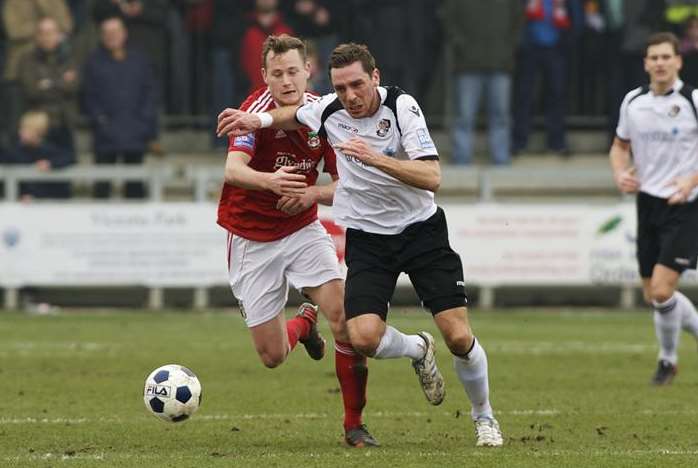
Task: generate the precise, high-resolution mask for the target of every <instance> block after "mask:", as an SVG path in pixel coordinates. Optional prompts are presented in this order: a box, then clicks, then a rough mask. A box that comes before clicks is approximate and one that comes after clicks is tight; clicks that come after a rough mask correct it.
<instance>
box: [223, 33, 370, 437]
mask: <svg viewBox="0 0 698 468" xmlns="http://www.w3.org/2000/svg"><path fill="white" fill-rule="evenodd" d="M262 63H263V68H262V76H263V78H264V82H265V83H266V84H267V87H266V88H262V89H260V90H258V91H256V92H254V93H253V94H252V95H250V96H249V97H248V98H247V99H246V100H245V102H244V103H243V104H242V106H241V108H242V109H245V110H249V111H250V112H264V111H268V110H271V109H274V108H275V107H277V106H288V105H298V104H302V103H304V102H311V101H314V100H317V99H318V97H316V96H314V95H312V94H309V93H307V92H306V85H307V80H308V78H309V67H310V65H309V63H308V61H307V60H306V50H305V45H304V43H303V42H302V41H301V40H300V39H297V38H295V37H291V36H286V35H282V36H278V37H277V36H270V37H269V38H267V40H266V41H265V42H264V48H263V52H262ZM321 161H322V162H323V170H324V172H327V173H329V174H330V175H331V177H332V179H333V181H334V182H332V183H331V184H328V185H315V182H316V180H317V177H318V164H319V163H320V162H321ZM336 180H337V168H336V162H335V154H334V151H333V150H332V148H331V147H330V145H329V144H328V142H327V140H325V139H324V138H321V137H319V136H318V135H317V134H316V133H314V132H311V131H310V130H309V129H307V128H301V129H299V130H289V131H285V130H272V129H260V130H258V131H256V132H254V133H252V134H249V135H245V136H242V137H235V138H231V141H230V145H229V149H228V158H227V161H226V167H225V185H224V186H223V192H222V195H221V200H220V203H219V206H218V224H220V225H221V226H222V227H224V228H225V229H227V230H228V233H229V235H228V269H229V275H230V286H231V289H232V291H233V294H234V295H235V297H236V298H237V299H238V301H239V303H240V310H241V312H242V316H243V317H244V319H245V321H246V323H247V326H248V327H249V330H250V333H251V334H252V339H253V341H254V344H255V348H256V350H257V353H258V354H259V357H260V358H261V360H262V362H263V363H264V365H265V366H267V367H270V368H273V367H277V366H279V365H280V364H281V363H282V362H284V361H285V360H286V357H287V356H288V354H289V352H290V351H291V350H293V348H294V347H295V346H296V344H297V343H298V342H300V343H302V344H303V345H304V346H305V348H306V351H307V352H308V354H309V355H310V357H311V358H313V359H316V360H319V359H322V357H323V355H324V352H325V340H324V339H323V338H322V337H321V336H320V334H319V332H318V330H317V311H318V308H319V310H320V311H321V312H322V313H323V314H324V315H325V317H326V318H327V321H328V323H329V326H330V329H331V330H332V334H333V336H334V340H335V369H336V374H337V378H338V380H339V384H340V388H341V391H342V399H343V402H344V430H345V441H346V443H347V444H348V445H350V446H353V447H368V446H377V445H379V444H378V442H377V441H376V440H375V439H374V438H373V436H371V434H370V433H369V432H368V430H367V429H366V426H365V425H363V423H362V411H363V408H364V406H365V404H366V382H367V376H368V370H367V367H366V358H365V357H363V356H361V355H360V354H359V353H357V352H356V351H355V350H354V348H353V347H352V346H351V344H350V342H349V335H348V332H347V326H346V320H345V316H344V303H343V299H344V282H343V275H342V273H341V271H340V269H339V263H338V261H337V256H336V250H335V247H334V243H333V242H332V240H331V238H330V236H329V234H328V233H327V231H326V230H325V228H324V227H323V226H322V225H321V224H320V222H319V220H318V216H317V204H318V203H322V204H327V205H329V204H332V199H333V196H334V189H335V186H336ZM289 285H293V286H294V287H295V288H297V289H298V290H299V291H301V292H302V293H303V295H304V296H305V297H307V298H309V299H310V300H311V301H312V302H313V303H314V304H317V306H314V305H313V304H310V303H304V304H302V305H301V306H300V308H299V310H298V313H297V314H296V316H295V317H294V318H292V319H290V320H285V317H284V313H283V309H284V306H285V304H286V301H287V299H288V289H289Z"/></svg>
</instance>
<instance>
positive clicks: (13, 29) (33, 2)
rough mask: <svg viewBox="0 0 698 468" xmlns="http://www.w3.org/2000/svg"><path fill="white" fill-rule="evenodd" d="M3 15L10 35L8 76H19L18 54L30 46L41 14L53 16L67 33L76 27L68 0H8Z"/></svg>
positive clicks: (8, 37) (6, 67)
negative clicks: (66, 1) (67, 3)
mask: <svg viewBox="0 0 698 468" xmlns="http://www.w3.org/2000/svg"><path fill="white" fill-rule="evenodd" d="M2 16H3V21H4V22H5V32H6V34H7V39H8V46H7V58H6V63H5V79H6V80H15V79H16V78H17V67H18V65H19V58H20V56H21V55H22V54H23V53H25V52H26V51H27V50H29V49H31V47H32V44H33V42H34V34H35V32H36V26H37V25H38V23H39V20H40V19H41V18H43V17H46V16H49V17H51V18H54V19H55V20H56V22H57V23H58V25H59V26H60V28H61V31H62V32H64V33H66V34H67V33H70V32H71V31H72V29H73V19H72V17H71V15H70V10H69V9H68V6H67V5H66V3H65V0H5V4H4V5H3V12H2Z"/></svg>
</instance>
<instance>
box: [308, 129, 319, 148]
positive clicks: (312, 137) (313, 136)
mask: <svg viewBox="0 0 698 468" xmlns="http://www.w3.org/2000/svg"><path fill="white" fill-rule="evenodd" d="M308 146H310V148H311V149H318V148H319V147H320V137H319V136H318V134H317V132H308Z"/></svg>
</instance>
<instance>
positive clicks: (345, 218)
mask: <svg viewBox="0 0 698 468" xmlns="http://www.w3.org/2000/svg"><path fill="white" fill-rule="evenodd" d="M378 92H379V94H380V98H381V106H380V107H379V108H378V110H377V111H376V113H375V114H374V115H372V116H370V117H365V118H361V119H354V118H352V117H351V116H350V115H349V113H348V112H347V111H346V110H344V108H343V107H342V104H341V103H340V101H339V99H338V98H337V95H336V94H328V95H325V96H323V97H322V99H320V101H319V102H309V103H306V104H305V105H304V106H302V107H300V108H299V109H298V111H297V113H296V119H297V120H298V122H300V123H301V124H303V125H307V126H308V127H310V129H311V130H314V131H316V132H318V134H319V135H320V136H325V135H326V136H327V139H328V140H329V142H330V144H332V145H333V146H334V145H336V144H337V143H340V142H344V141H347V140H349V139H351V138H353V137H359V138H361V139H363V140H364V141H366V142H367V143H368V144H369V145H371V147H373V149H375V150H377V151H379V152H381V153H383V154H385V155H387V156H390V157H394V158H397V159H402V160H407V159H420V158H427V159H438V153H437V151H436V147H435V146H434V143H433V141H432V139H431V136H430V134H429V130H428V129H427V125H426V121H425V120H424V114H423V113H422V110H421V109H420V107H419V105H418V104H417V101H416V100H415V99H414V98H413V97H412V96H410V95H409V94H406V93H404V92H403V91H402V90H400V89H399V88H396V87H388V88H386V87H382V86H381V87H378ZM335 152H336V153H337V172H338V174H339V182H338V185H337V190H336V192H335V195H334V203H333V214H334V218H335V221H337V222H338V223H339V224H340V225H342V226H344V227H348V228H353V229H359V230H362V231H365V232H371V233H375V234H399V233H400V232H402V231H403V230H404V229H405V228H406V227H407V226H409V225H410V224H413V223H416V222H419V221H424V220H426V219H427V218H429V217H430V216H431V215H433V214H434V213H435V212H436V204H435V203H434V194H433V193H432V192H430V191H428V190H422V189H418V188H416V187H412V186H410V185H407V184H405V183H403V182H400V181H399V180H398V179H396V178H395V177H393V176H391V175H388V174H386V173H385V172H383V171H381V170H380V169H376V168H375V167H370V166H366V165H365V164H364V163H362V162H361V161H359V160H356V159H355V158H351V157H348V156H346V155H344V154H342V153H341V152H340V151H339V150H337V149H335Z"/></svg>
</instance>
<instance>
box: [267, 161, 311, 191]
mask: <svg viewBox="0 0 698 468" xmlns="http://www.w3.org/2000/svg"><path fill="white" fill-rule="evenodd" d="M297 170H298V168H297V167H296V166H282V167H280V168H279V169H277V171H276V172H272V173H271V174H269V175H268V176H267V181H266V189H267V190H269V191H271V192H274V193H275V194H277V195H279V196H282V197H284V196H286V197H299V196H301V195H303V193H304V192H305V189H306V187H308V184H306V183H305V176H304V175H303V174H294V172H295V171H297Z"/></svg>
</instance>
